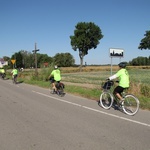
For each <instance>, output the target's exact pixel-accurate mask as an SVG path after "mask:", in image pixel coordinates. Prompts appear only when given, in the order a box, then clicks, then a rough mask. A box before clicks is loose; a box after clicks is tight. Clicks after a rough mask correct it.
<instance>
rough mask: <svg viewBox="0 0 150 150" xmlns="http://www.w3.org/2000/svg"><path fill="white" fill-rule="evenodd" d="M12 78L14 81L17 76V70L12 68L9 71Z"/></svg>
mask: <svg viewBox="0 0 150 150" xmlns="http://www.w3.org/2000/svg"><path fill="white" fill-rule="evenodd" d="M11 74H12V78H14V80H15V81H17V76H18V70H17V69H16V68H14V69H13V70H12V72H11Z"/></svg>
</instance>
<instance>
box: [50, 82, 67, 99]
mask: <svg viewBox="0 0 150 150" xmlns="http://www.w3.org/2000/svg"><path fill="white" fill-rule="evenodd" d="M55 87H56V88H57V91H55V90H54V89H52V85H51V79H50V85H49V91H50V93H51V94H57V95H59V96H61V97H63V96H64V95H65V92H64V88H65V85H64V84H63V83H62V82H56V83H55Z"/></svg>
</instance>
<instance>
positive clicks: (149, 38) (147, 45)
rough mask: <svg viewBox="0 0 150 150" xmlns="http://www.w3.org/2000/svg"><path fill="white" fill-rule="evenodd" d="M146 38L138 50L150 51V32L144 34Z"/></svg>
mask: <svg viewBox="0 0 150 150" xmlns="http://www.w3.org/2000/svg"><path fill="white" fill-rule="evenodd" d="M144 36H145V37H144V38H143V39H142V40H141V43H140V45H139V47H138V49H141V50H142V49H145V50H146V49H149V50H150V31H146V34H144Z"/></svg>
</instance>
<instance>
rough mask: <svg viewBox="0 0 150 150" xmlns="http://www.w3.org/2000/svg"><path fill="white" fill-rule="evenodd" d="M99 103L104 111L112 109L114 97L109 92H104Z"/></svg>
mask: <svg viewBox="0 0 150 150" xmlns="http://www.w3.org/2000/svg"><path fill="white" fill-rule="evenodd" d="M99 102H100V105H101V106H102V107H103V108H104V109H110V107H111V106H112V104H113V96H112V95H111V93H109V92H108V91H104V92H102V94H101V95H100V100H99Z"/></svg>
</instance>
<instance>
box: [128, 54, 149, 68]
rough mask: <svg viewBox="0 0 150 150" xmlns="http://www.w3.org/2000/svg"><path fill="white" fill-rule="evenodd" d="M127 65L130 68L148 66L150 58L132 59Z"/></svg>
mask: <svg viewBox="0 0 150 150" xmlns="http://www.w3.org/2000/svg"><path fill="white" fill-rule="evenodd" d="M129 65H131V66H147V65H150V56H149V57H137V58H134V59H132V61H130V62H129Z"/></svg>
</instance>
